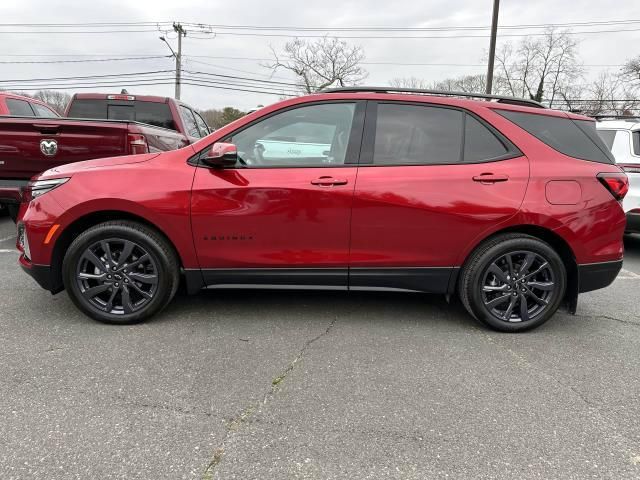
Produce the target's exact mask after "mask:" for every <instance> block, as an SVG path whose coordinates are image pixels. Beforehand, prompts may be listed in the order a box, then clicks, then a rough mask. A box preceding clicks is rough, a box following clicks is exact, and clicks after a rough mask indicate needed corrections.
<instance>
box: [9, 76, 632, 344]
mask: <svg viewBox="0 0 640 480" xmlns="http://www.w3.org/2000/svg"><path fill="white" fill-rule="evenodd" d="M464 95H466V94H458V93H451V92H447V93H445V92H430V91H422V90H420V91H418V90H412V91H408V90H393V89H387V88H365V87H360V88H350V89H334V90H329V91H325V92H322V93H320V94H316V95H309V96H305V97H300V98H295V99H291V100H286V101H283V102H280V103H277V104H275V105H272V106H270V107H266V108H263V109H261V110H259V111H256V112H254V113H252V114H250V115H247V116H246V117H244V118H242V119H240V120H237V121H235V122H233V123H232V124H230V125H228V126H226V127H224V128H222V129H220V130H218V131H216V132H214V133H212V134H210V135H209V136H207V137H205V138H203V139H202V140H200V141H198V142H197V143H195V144H193V145H189V146H187V147H184V148H182V149H180V150H176V151H171V152H165V153H160V154H157V153H156V154H144V155H134V156H128V157H118V158H110V159H103V160H90V161H85V162H80V163H74V164H71V165H65V166H61V167H56V168H54V169H51V170H48V171H46V172H44V173H43V174H42V175H40V176H39V177H38V178H36V179H34V181H32V183H31V184H30V187H29V188H28V189H27V191H26V192H25V195H26V197H27V198H25V201H24V203H23V205H22V207H21V212H20V216H21V218H20V221H19V225H18V229H19V235H18V248H19V249H20V250H21V252H22V255H21V257H20V264H21V265H22V267H23V268H24V270H25V271H27V272H28V273H29V274H30V275H32V276H33V277H34V278H35V279H36V280H37V281H38V283H39V284H40V285H41V286H42V287H44V288H46V289H47V290H50V291H51V292H53V293H57V292H60V291H61V290H63V289H65V288H66V290H67V291H68V293H69V295H70V297H71V298H72V300H73V301H74V302H75V304H76V305H77V306H78V307H79V308H80V309H81V310H82V311H83V312H85V313H86V314H88V315H89V316H91V317H93V318H95V319H97V320H100V321H104V322H110V323H132V322H138V321H141V320H143V319H146V318H148V317H150V316H151V315H153V314H155V313H157V312H159V311H160V310H161V309H162V308H164V307H165V306H166V305H167V304H168V303H169V302H170V301H171V299H172V297H173V296H174V294H175V293H176V290H177V288H178V284H179V283H180V282H181V280H182V281H183V282H184V284H185V285H186V290H187V291H188V292H189V293H194V292H197V291H198V290H200V289H202V288H207V287H208V288H229V287H231V288H241V287H250V288H259V287H271V288H273V287H274V286H276V287H279V288H294V289H300V288H326V289H332V290H336V289H337V290H373V291H380V290H384V291H388V290H393V291H419V292H429V293H438V294H444V295H446V296H447V297H451V296H453V295H454V294H455V293H458V295H459V296H460V298H461V300H462V303H463V304H464V306H465V307H466V309H467V310H468V311H469V313H470V314H471V315H472V316H473V317H475V318H476V319H477V320H479V321H480V322H482V323H484V324H485V325H488V326H490V327H493V328H495V329H498V330H503V331H511V332H513V331H523V330H527V329H530V328H533V327H537V326H539V325H541V324H542V323H544V322H545V321H546V320H548V319H549V318H550V317H551V316H552V315H553V314H554V313H555V312H556V310H557V309H558V307H559V306H561V305H562V304H563V303H564V305H565V306H566V307H567V308H568V309H569V310H570V311H573V312H575V309H576V305H577V296H578V293H581V292H587V291H590V290H594V289H598V288H602V287H605V286H607V285H609V284H610V283H611V282H612V281H613V280H614V278H615V277H616V275H617V273H618V271H619V270H620V268H621V265H622V254H623V244H622V236H623V232H624V229H625V215H624V212H623V210H622V208H621V206H620V201H621V199H622V198H623V196H624V194H625V193H626V190H627V188H628V183H627V177H626V176H625V174H624V173H623V172H622V171H621V170H620V168H618V167H617V166H616V165H615V162H614V159H613V158H612V156H611V153H610V152H609V151H608V149H607V148H606V146H605V145H604V144H603V143H602V141H601V140H600V138H599V137H598V135H597V134H596V130H595V125H594V122H593V121H592V120H590V119H589V118H586V117H582V116H578V115H573V114H567V113H563V112H558V111H553V110H548V109H545V108H544V107H542V105H540V104H537V103H536V102H532V101H528V100H522V99H514V98H509V97H498V96H483V95H476V94H473V95H472V97H473V98H474V99H470V98H466V99H465V98H460V97H461V96H464ZM467 96H469V95H467Z"/></svg>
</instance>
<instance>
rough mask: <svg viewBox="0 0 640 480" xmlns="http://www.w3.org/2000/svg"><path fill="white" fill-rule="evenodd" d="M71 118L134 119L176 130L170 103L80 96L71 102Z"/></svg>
mask: <svg viewBox="0 0 640 480" xmlns="http://www.w3.org/2000/svg"><path fill="white" fill-rule="evenodd" d="M68 116H69V117H70V118H96V119H109V120H132V121H136V122H141V123H146V124H147V125H154V126H156V127H162V128H168V129H171V130H175V129H176V126H175V124H174V122H173V115H172V114H171V108H170V107H169V104H168V103H158V102H142V101H138V100H135V101H124V100H107V99H103V100H101V99H83V98H79V99H76V100H73V101H72V102H71V107H70V108H69V114H68Z"/></svg>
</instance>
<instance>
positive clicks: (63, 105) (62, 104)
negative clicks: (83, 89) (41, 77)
mask: <svg viewBox="0 0 640 480" xmlns="http://www.w3.org/2000/svg"><path fill="white" fill-rule="evenodd" d="M33 98H36V99H38V100H40V101H42V102H44V103H46V104H47V105H49V106H50V107H52V108H53V109H54V110H55V111H57V112H58V113H59V114H60V115H62V114H63V113H64V111H65V110H66V109H67V105H68V104H69V102H70V101H71V95H69V94H68V93H65V92H59V91H56V90H38V91H37V92H36V93H35V95H34V96H33Z"/></svg>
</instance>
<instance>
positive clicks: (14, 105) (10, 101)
mask: <svg viewBox="0 0 640 480" xmlns="http://www.w3.org/2000/svg"><path fill="white" fill-rule="evenodd" d="M5 102H6V103H7V108H8V109H9V115H18V116H20V117H33V116H34V115H35V114H34V113H33V110H31V106H30V105H29V102H25V101H24V100H18V99H16V98H7V99H5Z"/></svg>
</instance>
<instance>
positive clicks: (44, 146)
mask: <svg viewBox="0 0 640 480" xmlns="http://www.w3.org/2000/svg"><path fill="white" fill-rule="evenodd" d="M40 151H41V152H42V153H43V154H45V155H46V156H47V157H53V156H54V155H55V154H56V153H58V142H56V141H55V140H40Z"/></svg>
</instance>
